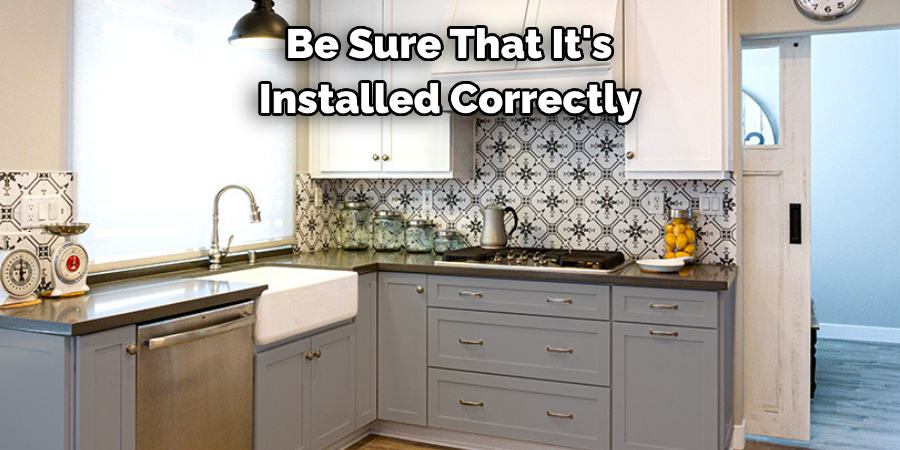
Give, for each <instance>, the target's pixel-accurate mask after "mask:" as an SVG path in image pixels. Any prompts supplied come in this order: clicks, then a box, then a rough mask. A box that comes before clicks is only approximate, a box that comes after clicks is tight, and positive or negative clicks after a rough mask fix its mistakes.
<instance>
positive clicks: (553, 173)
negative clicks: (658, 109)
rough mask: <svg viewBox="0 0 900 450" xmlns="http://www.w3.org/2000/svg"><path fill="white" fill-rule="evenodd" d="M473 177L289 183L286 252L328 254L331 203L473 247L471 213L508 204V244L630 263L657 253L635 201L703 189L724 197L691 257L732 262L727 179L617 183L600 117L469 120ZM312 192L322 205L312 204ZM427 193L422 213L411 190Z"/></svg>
mask: <svg viewBox="0 0 900 450" xmlns="http://www.w3.org/2000/svg"><path fill="white" fill-rule="evenodd" d="M475 139H476V152H475V176H474V177H473V178H472V179H471V180H407V179H397V180H387V179H385V180H311V179H310V177H309V175H307V174H300V175H298V176H297V179H296V201H297V209H296V236H297V244H296V249H295V250H296V251H298V252H310V251H316V250H322V249H327V248H333V247H335V246H336V245H337V239H338V237H339V233H338V229H337V221H336V205H337V203H339V202H342V201H350V200H353V201H365V202H367V203H368V204H369V205H370V206H371V207H372V209H373V210H379V209H394V210H399V211H402V212H404V213H405V215H406V217H407V218H412V217H428V218H431V219H434V220H435V221H436V222H437V223H438V224H439V226H441V227H444V228H448V229H455V230H460V231H463V232H464V233H466V236H467V239H468V240H469V243H471V244H472V245H477V243H478V237H479V235H480V232H481V220H482V216H481V211H480V210H481V208H482V207H484V206H487V205H490V204H493V203H502V204H505V205H507V206H512V207H513V208H515V209H516V211H517V212H518V214H519V219H520V222H519V229H518V230H517V231H516V232H515V233H514V234H513V235H512V240H511V243H510V245H515V246H523V247H550V248H566V247H571V248H573V249H599V250H615V249H618V250H622V251H624V252H625V253H628V254H629V255H632V256H635V257H656V256H659V255H661V254H663V253H664V250H665V244H664V242H663V235H664V233H663V232H662V228H663V226H664V224H665V222H666V217H665V216H664V215H662V214H650V213H649V212H648V211H647V210H646V209H645V208H644V207H643V206H642V201H644V200H645V198H646V197H647V195H648V194H650V193H654V192H658V193H663V194H665V198H666V202H667V204H668V205H669V206H671V207H674V208H694V209H696V208H697V206H698V204H699V196H700V194H704V193H721V194H724V197H725V214H724V215H721V216H700V217H699V218H698V219H697V220H696V221H697V227H698V230H697V235H698V237H699V239H698V245H697V249H698V257H699V259H700V261H701V262H703V263H710V264H733V263H734V258H735V251H736V240H735V230H736V215H735V211H734V208H735V203H734V190H735V183H734V181H733V180H725V181H640V180H626V179H625V160H624V156H623V155H624V150H623V146H624V129H623V128H622V126H620V125H618V124H616V123H615V122H613V121H611V120H609V119H607V118H604V117H591V116H577V117H576V116H559V117H543V116H532V117H526V116H517V117H496V118H492V117H484V118H479V119H477V121H476V136H475ZM316 186H318V187H320V188H321V189H322V192H323V199H324V201H323V205H322V206H321V207H316V206H315V204H314V201H313V199H314V198H315V189H316ZM426 189H430V190H432V191H433V192H434V208H433V210H432V211H430V212H426V211H425V209H424V208H423V207H422V204H421V198H422V195H421V192H422V191H423V190H426Z"/></svg>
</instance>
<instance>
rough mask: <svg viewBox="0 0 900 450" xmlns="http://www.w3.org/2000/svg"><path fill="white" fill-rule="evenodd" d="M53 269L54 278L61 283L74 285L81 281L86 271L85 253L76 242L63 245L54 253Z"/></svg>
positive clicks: (86, 256) (86, 259) (86, 260)
mask: <svg viewBox="0 0 900 450" xmlns="http://www.w3.org/2000/svg"><path fill="white" fill-rule="evenodd" d="M53 269H54V272H55V273H56V277H57V278H59V280H60V281H62V282H63V283H67V284H74V283H77V282H79V281H81V279H82V278H84V275H85V274H86V273H87V269H88V254H87V251H86V250H85V249H84V247H82V246H81V244H79V243H77V242H69V243H67V244H64V245H63V246H62V247H60V248H59V250H58V251H57V253H56V261H53Z"/></svg>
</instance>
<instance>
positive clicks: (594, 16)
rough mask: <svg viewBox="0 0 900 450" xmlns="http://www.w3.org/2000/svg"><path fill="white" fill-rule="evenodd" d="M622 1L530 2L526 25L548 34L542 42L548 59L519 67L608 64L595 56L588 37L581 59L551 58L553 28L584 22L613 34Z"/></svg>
mask: <svg viewBox="0 0 900 450" xmlns="http://www.w3.org/2000/svg"><path fill="white" fill-rule="evenodd" d="M618 2H619V0H566V1H565V2H560V1H559V0H536V1H530V2H528V15H527V17H526V19H525V26H526V27H534V28H537V29H538V30H540V32H541V36H543V37H544V41H543V44H542V45H541V48H542V49H543V50H544V59H543V60H542V61H519V62H518V65H517V68H518V69H519V70H524V69H562V68H569V67H587V66H597V65H603V64H606V63H603V62H600V61H597V60H595V59H593V58H591V56H590V53H591V43H590V41H587V40H586V41H585V42H583V43H582V44H581V45H580V46H579V47H580V48H581V51H582V53H584V58H583V59H582V60H581V61H571V60H568V59H566V60H564V61H553V60H552V59H550V48H551V46H550V39H551V36H552V34H553V30H552V28H553V27H574V28H578V29H579V30H581V27H582V26H585V25H590V26H592V27H593V28H594V33H601V32H602V33H607V34H613V33H614V32H615V31H616V23H615V19H616V17H617V14H616V12H617V11H616V9H617V6H618ZM572 11H578V14H572ZM619 17H620V16H619ZM620 18H621V17H620Z"/></svg>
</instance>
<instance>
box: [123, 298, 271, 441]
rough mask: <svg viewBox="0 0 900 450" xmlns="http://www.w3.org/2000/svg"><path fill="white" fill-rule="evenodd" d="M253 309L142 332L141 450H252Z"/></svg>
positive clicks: (217, 312)
mask: <svg viewBox="0 0 900 450" xmlns="http://www.w3.org/2000/svg"><path fill="white" fill-rule="evenodd" d="M255 321H256V316H255V315H254V309H253V302H252V301H250V302H246V303H241V304H237V305H233V306H228V307H224V308H219V309H214V310H210V311H205V312H202V313H197V314H192V315H189V316H184V317H178V318H174V319H170V320H166V321H163V322H156V323H152V324H147V325H142V326H139V327H138V343H139V345H138V351H137V424H136V425H137V427H136V428H137V429H136V431H137V450H176V449H185V450H186V449H190V450H252V448H253V339H252V335H251V333H252V332H253V327H252V326H251V325H253V323H254V322H255Z"/></svg>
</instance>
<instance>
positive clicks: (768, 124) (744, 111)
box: [741, 46, 781, 147]
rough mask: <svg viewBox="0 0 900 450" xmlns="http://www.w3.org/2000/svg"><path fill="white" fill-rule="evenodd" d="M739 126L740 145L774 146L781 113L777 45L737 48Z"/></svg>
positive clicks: (779, 52)
mask: <svg viewBox="0 0 900 450" xmlns="http://www.w3.org/2000/svg"><path fill="white" fill-rule="evenodd" d="M741 91H742V95H741V125H742V128H743V136H744V146H745V147H750V146H762V145H778V143H779V132H780V127H779V125H780V122H779V121H780V113H781V101H780V97H781V95H780V94H781V48H780V47H777V46H776V47H750V48H744V49H743V50H742V51H741Z"/></svg>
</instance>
